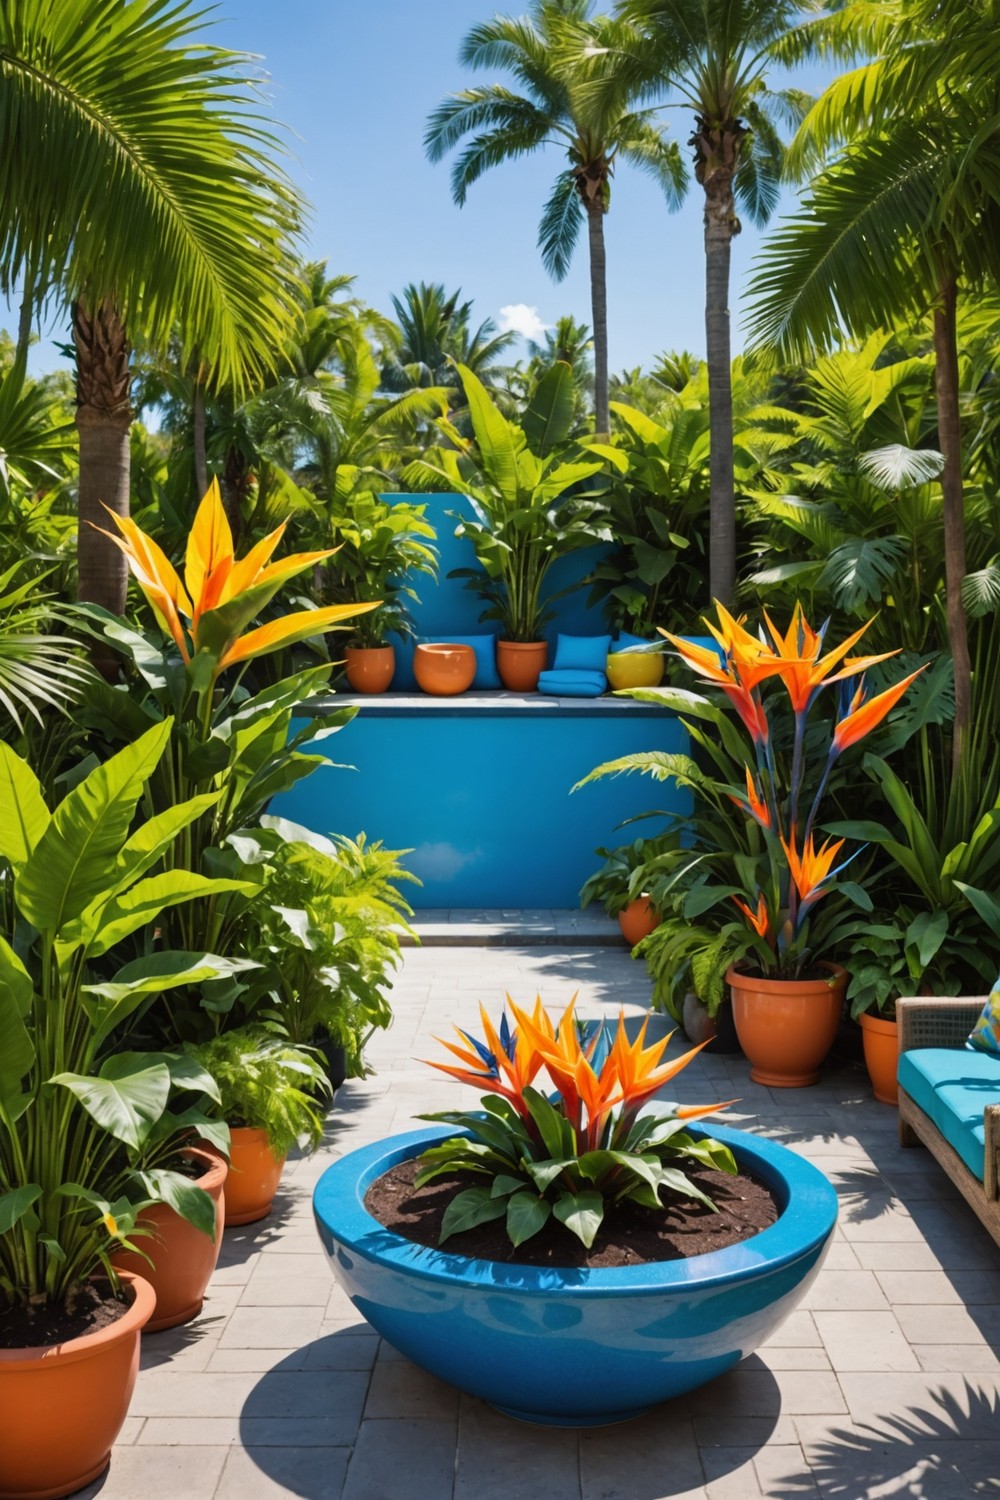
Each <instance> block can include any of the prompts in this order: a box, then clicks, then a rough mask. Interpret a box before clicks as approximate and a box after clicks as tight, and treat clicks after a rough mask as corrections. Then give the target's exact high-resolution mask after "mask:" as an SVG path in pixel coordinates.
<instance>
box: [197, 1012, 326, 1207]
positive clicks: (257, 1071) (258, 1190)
mask: <svg viewBox="0 0 1000 1500" xmlns="http://www.w3.org/2000/svg"><path fill="white" fill-rule="evenodd" d="M189 1055H190V1056H191V1057H192V1058H193V1059H194V1060H195V1061H196V1062H197V1064H198V1065H199V1066H201V1067H203V1068H204V1069H205V1070H206V1072H208V1073H210V1074H211V1076H212V1078H213V1079H214V1080H215V1083H216V1086H217V1089H218V1096H217V1103H216V1105H215V1111H214V1112H216V1113H217V1115H218V1118H219V1119H221V1120H224V1121H225V1122H226V1124H227V1125H228V1126H229V1134H230V1141H231V1147H230V1156H229V1177H228V1179H227V1181H226V1224H227V1225H229V1224H251V1223H254V1222H255V1221H256V1220H257V1219H263V1218H264V1217H265V1216H266V1215H267V1214H268V1213H269V1212H270V1209H271V1204H272V1202H273V1200H274V1195H275V1193H276V1192H277V1190H278V1184H279V1182H280V1180H281V1173H282V1169H283V1168H284V1165H285V1159H286V1157H287V1155H288V1153H289V1151H290V1150H291V1149H292V1147H293V1146H295V1145H297V1144H299V1145H307V1146H315V1145H317V1144H318V1142H319V1139H320V1137H321V1135H322V1133H323V1113H324V1111H323V1108H322V1104H321V1102H320V1101H321V1100H322V1099H323V1097H324V1095H326V1094H329V1092H330V1085H329V1082H328V1080H327V1077H326V1072H325V1070H324V1067H323V1059H322V1057H321V1056H320V1055H319V1053H318V1052H316V1051H315V1050H314V1049H313V1048H311V1047H301V1046H299V1047H297V1046H294V1045H293V1044H292V1043H291V1042H290V1041H289V1040H288V1038H287V1037H286V1036H284V1035H282V1034H281V1030H280V1028H279V1027H277V1026H276V1025H273V1024H271V1025H266V1024H251V1025H247V1026H239V1027H234V1028H233V1029H232V1030H230V1031H224V1032H222V1033H221V1034H220V1035H219V1036H216V1037H213V1038H212V1040H211V1041H208V1042H203V1043H200V1044H199V1045H198V1046H196V1047H192V1048H191V1049H190V1051H189Z"/></svg>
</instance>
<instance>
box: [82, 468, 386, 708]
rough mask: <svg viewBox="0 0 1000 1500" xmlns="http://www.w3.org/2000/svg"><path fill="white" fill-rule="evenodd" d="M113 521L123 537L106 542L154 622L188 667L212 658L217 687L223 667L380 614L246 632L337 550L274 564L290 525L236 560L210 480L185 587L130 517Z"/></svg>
mask: <svg viewBox="0 0 1000 1500" xmlns="http://www.w3.org/2000/svg"><path fill="white" fill-rule="evenodd" d="M105 509H106V510H107V506H105ZM108 515H109V516H110V517H111V519H112V521H113V522H114V524H115V526H116V527H117V528H118V531H119V533H120V535H117V536H116V535H115V533H114V532H112V531H103V533H102V534H103V535H104V536H106V537H108V538H109V539H110V540H111V541H112V542H114V543H115V545H116V546H117V547H119V548H120V549H121V551H122V552H123V553H124V554H125V558H126V560H127V562H128V565H129V569H130V571H131V573H132V576H133V577H134V579H135V581H136V583H138V585H139V587H140V589H141V590H142V592H143V594H144V595H145V596H146V599H147V601H148V603H149V605H150V607H151V608H152V610H153V613H154V614H155V616H156V619H157V622H158V623H159V625H160V626H161V628H162V629H163V630H164V631H165V632H166V633H167V634H168V635H170V636H171V637H172V638H173V640H174V642H175V644H176V646H177V649H178V651H179V652H180V654H181V656H182V658H183V660H184V662H185V664H190V663H191V661H192V660H193V659H194V657H195V656H197V655H198V654H199V653H201V652H207V653H208V654H209V656H210V657H214V658H215V665H214V670H213V673H212V675H213V679H214V677H216V676H218V674H219V673H220V672H221V671H223V669H224V668H226V667H230V666H234V665H236V664H237V663H239V662H243V661H249V660H250V659H251V657H254V656H261V655H263V654H264V653H265V652H268V651H274V650H276V649H277V648H278V647H279V646H290V645H292V644H294V642H296V641H301V640H305V639H306V638H307V637H308V636H312V635H320V634H322V633H323V632H324V631H327V630H330V629H332V628H333V626H335V625H337V624H339V623H340V622H341V621H342V620H346V619H349V618H351V617H352V616H354V615H359V614H364V613H365V611H367V610H370V609H375V608H377V606H378V604H379V602H380V601H379V600H375V601H374V602H372V603H363V604H333V605H329V606H328V607H327V608H325V609H305V610H298V611H296V612H295V613H293V614H288V615H283V616H282V617H281V618H280V619H277V620H271V621H269V622H268V624H266V625H261V626H258V628H257V629H255V630H249V631H246V627H247V625H249V624H250V622H251V621H252V620H254V619H255V618H256V617H257V616H258V615H259V614H260V612H261V610H262V609H263V608H264V606H265V605H267V604H268V603H270V601H271V599H273V597H274V595H275V594H276V593H277V592H278V590H279V589H280V588H281V586H282V584H284V583H286V582H287V581H288V580H289V579H290V578H294V577H296V576H297V575H298V574H299V573H303V572H305V570H306V569H307V568H310V567H312V566H313V564H314V563H317V562H322V561H323V559H324V558H327V557H330V556H331V555H332V554H333V553H334V552H336V551H337V550H338V549H337V548H336V547H330V548H327V549H326V550H324V551H322V552H295V553H292V554H291V555H290V556H288V557H283V558H281V559H279V561H278V562H272V561H271V557H272V555H273V554H274V552H275V550H276V549H277V547H278V544H279V542H280V541H281V538H282V537H283V536H284V534H285V527H286V526H287V524H288V523H287V521H282V523H281V525H280V526H277V527H275V529H274V531H272V532H271V533H270V534H269V535H268V536H266V537H264V538H263V540H262V541H260V542H258V543H257V544H256V546H255V547H252V548H251V549H250V551H249V552H248V553H247V555H246V556H245V557H243V558H240V559H237V558H236V555H235V552H234V549H233V534H232V531H231V529H230V526H229V521H228V519H227V517H226V512H225V510H224V508H223V505H222V496H221V494H220V492H219V482H218V480H217V479H213V480H212V483H211V484H210V485H209V487H208V490H207V491H206V493H205V496H204V498H203V499H202V502H201V504H200V505H199V507H198V511H197V514H196V515H195V518H194V524H193V525H192V527H191V531H190V534H189V536H188V542H187V551H186V555H185V560H184V579H183V581H182V580H181V578H180V576H179V574H178V573H177V571H176V569H175V568H174V566H173V564H172V563H171V562H170V561H169V559H168V558H167V556H166V555H165V553H164V552H163V551H162V549H161V548H160V547H159V546H157V544H156V542H154V541H153V539H152V537H151V536H148V535H147V534H146V532H144V531H143V530H142V528H141V527H140V526H137V525H136V523H135V522H134V521H133V520H132V519H131V518H130V517H128V516H119V515H116V514H115V513H114V512H113V511H111V510H108ZM96 529H97V530H98V531H100V530H102V528H101V527H97V528H96ZM244 631H246V634H244V633H243V632H244Z"/></svg>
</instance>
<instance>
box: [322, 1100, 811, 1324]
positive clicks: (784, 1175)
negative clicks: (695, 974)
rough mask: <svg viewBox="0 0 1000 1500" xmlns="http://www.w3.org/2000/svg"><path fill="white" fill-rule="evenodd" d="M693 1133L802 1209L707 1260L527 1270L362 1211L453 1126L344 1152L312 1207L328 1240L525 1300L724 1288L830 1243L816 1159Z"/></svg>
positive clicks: (412, 1272)
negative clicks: (372, 1190)
mask: <svg viewBox="0 0 1000 1500" xmlns="http://www.w3.org/2000/svg"><path fill="white" fill-rule="evenodd" d="M691 1131H692V1134H696V1135H698V1136H703V1135H711V1136H712V1137H713V1138H714V1139H716V1140H720V1141H722V1142H723V1143H724V1144H725V1145H727V1146H729V1147H731V1148H732V1150H733V1153H734V1155H735V1156H736V1158H737V1161H740V1162H741V1163H742V1164H743V1165H745V1166H747V1167H749V1168H750V1169H751V1170H756V1171H757V1172H759V1174H760V1176H761V1177H762V1178H764V1180H765V1181H766V1182H767V1184H768V1186H769V1187H771V1188H772V1189H778V1190H779V1192H781V1193H782V1194H783V1195H784V1194H786V1193H787V1195H788V1197H789V1198H793V1199H794V1200H795V1212H794V1213H788V1212H787V1211H786V1209H787V1200H786V1203H785V1204H784V1205H783V1209H782V1212H781V1214H780V1215H779V1217H778V1219H777V1221H776V1223H774V1224H772V1225H771V1226H770V1227H769V1228H767V1229H763V1230H761V1231H760V1233H759V1234H756V1235H754V1236H753V1238H752V1239H749V1240H744V1241H742V1242H740V1243H739V1244H736V1245H729V1246H727V1247H726V1248H725V1249H723V1250H712V1251H709V1252H708V1253H706V1254H703V1255H692V1256H688V1257H686V1258H684V1259H679V1260H664V1261H651V1262H648V1263H645V1264H643V1265H638V1266H616V1267H598V1268H595V1269H588V1268H586V1267H575V1266H567V1267H549V1266H530V1265H519V1264H513V1263H507V1262H505V1261H492V1260H482V1259H477V1258H473V1257H470V1256H467V1255H461V1254H459V1253H458V1252H457V1251H449V1250H447V1249H435V1248H433V1247H431V1246H427V1245H420V1244H417V1243H416V1241H414V1240H408V1239H406V1238H404V1236H402V1235H399V1234H396V1233H395V1232H394V1231H393V1230H390V1229H386V1227H385V1225H384V1224H381V1223H379V1221H378V1220H377V1219H376V1218H374V1217H373V1216H372V1215H371V1214H370V1213H369V1212H368V1210H367V1209H366V1208H365V1206H364V1196H365V1193H366V1192H367V1190H368V1188H369V1187H370V1186H371V1184H372V1183H373V1182H374V1181H375V1180H376V1178H378V1177H381V1176H382V1175H383V1174H384V1173H385V1172H388V1171H389V1169H390V1168H391V1167H394V1166H396V1165H398V1163H400V1162H402V1161H407V1160H409V1159H411V1158H412V1157H414V1156H416V1155H418V1154H419V1152H420V1151H421V1150H422V1149H423V1148H424V1147H425V1146H429V1145H431V1144H432V1143H433V1142H434V1141H437V1140H442V1139H445V1138H446V1137H448V1136H453V1135H458V1134H461V1132H459V1131H456V1130H455V1129H454V1128H452V1127H449V1126H435V1127H425V1128H424V1129H423V1130H413V1131H408V1132H406V1133H405V1134H403V1135H395V1136H387V1137H385V1138H383V1139H382V1140H379V1141H376V1142H375V1143H374V1144H372V1145H369V1146H359V1147H358V1148H357V1149H355V1150H354V1151H349V1152H347V1153H346V1154H345V1155H344V1156H342V1157H340V1158H339V1160H337V1161H335V1162H334V1163H333V1164H332V1165H331V1166H329V1167H327V1169H326V1171H325V1172H324V1173H323V1175H322V1177H321V1178H320V1180H319V1182H318V1183H317V1185H316V1189H315V1192H314V1194H313V1211H314V1214H315V1216H316V1218H317V1220H318V1221H319V1224H320V1226H321V1228H320V1233H321V1234H322V1230H323V1227H327V1228H329V1230H330V1232H331V1233H333V1234H334V1235H335V1238H336V1239H337V1241H338V1242H339V1243H340V1244H341V1245H343V1246H344V1247H345V1248H346V1249H347V1250H348V1251H351V1252H353V1253H354V1254H356V1255H359V1256H362V1257H364V1258H365V1259H366V1260H369V1261H375V1262H379V1263H381V1264H383V1265H385V1264H389V1265H394V1266H396V1267H398V1268H399V1269H400V1270H402V1271H405V1273H406V1274H407V1275H408V1276H417V1277H421V1278H423V1279H425V1280H428V1281H432V1282H433V1281H437V1282H442V1283H448V1284H449V1285H451V1286H454V1285H456V1284H458V1285H462V1286H468V1287H482V1286H488V1287H491V1288H502V1287H510V1288H516V1289H517V1291H518V1292H519V1293H521V1294H525V1295H528V1296H531V1295H532V1294H535V1295H539V1296H548V1295H550V1294H551V1292H552V1289H553V1287H554V1286H557V1285H558V1286H561V1287H562V1288H563V1289H564V1291H565V1293H566V1295H567V1296H570V1297H584V1298H585V1297H588V1296H597V1297H602V1296H607V1295H608V1293H609V1292H614V1293H616V1294H619V1295H622V1296H628V1295H630V1294H633V1293H634V1294H636V1295H640V1294H642V1293H645V1292H648V1291H649V1289H650V1288H653V1287H660V1288H670V1287H674V1288H676V1289H678V1290H680V1289H683V1288H684V1287H685V1286H688V1285H691V1284H695V1283H696V1284H697V1285H698V1286H700V1287H702V1286H705V1285H715V1286H720V1287H721V1286H725V1285H728V1284H729V1283H732V1282H739V1281H742V1280H745V1278H746V1277H747V1275H748V1274H751V1275H752V1274H753V1272H754V1271H755V1270H762V1269H764V1268H765V1267H777V1266H781V1265H785V1264H788V1263H790V1262H793V1261H795V1260H798V1259H799V1258H800V1257H801V1256H803V1255H806V1254H808V1253H809V1252H811V1251H812V1250H814V1249H815V1248H816V1247H817V1246H819V1245H821V1244H823V1243H824V1242H825V1240H826V1239H827V1237H828V1235H829V1234H830V1232H831V1230H832V1228H833V1225H834V1224H835V1222H836V1218H837V1195H836V1193H835V1191H834V1189H833V1187H832V1186H831V1184H830V1183H829V1182H828V1181H827V1179H826V1178H825V1177H824V1176H823V1174H822V1172H820V1171H819V1169H818V1168H817V1167H815V1166H813V1164H812V1163H811V1162H808V1161H806V1160H805V1158H804V1157H799V1156H796V1155H795V1153H794V1152H792V1151H789V1150H787V1148H785V1147H783V1146H780V1145H779V1144H778V1143H777V1142H774V1141H768V1140H764V1139H762V1138H761V1137H758V1136H753V1137H751V1136H748V1135H747V1134H746V1133H745V1132H744V1131H741V1130H734V1129H731V1128H727V1127H725V1126H714V1127H713V1128H712V1130H711V1131H706V1130H698V1129H695V1128H694V1127H691ZM334 1226H335V1227H334Z"/></svg>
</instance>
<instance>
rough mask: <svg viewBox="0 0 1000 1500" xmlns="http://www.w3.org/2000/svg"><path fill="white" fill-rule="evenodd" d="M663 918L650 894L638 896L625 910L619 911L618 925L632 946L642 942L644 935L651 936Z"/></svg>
mask: <svg viewBox="0 0 1000 1500" xmlns="http://www.w3.org/2000/svg"><path fill="white" fill-rule="evenodd" d="M661 920H662V919H661V917H660V914H659V912H658V911H656V909H655V908H654V906H653V904H652V902H651V901H650V899H649V897H648V896H636V898H635V900H634V901H630V902H629V904H628V906H626V908H625V910H624V911H620V912H619V913H618V926H619V927H620V928H621V930H622V937H623V938H624V939H625V941H626V943H628V945H629V947H630V948H634V947H635V945H636V943H641V942H642V940H643V938H644V937H649V934H650V933H651V932H652V931H653V930H654V928H657V927H659V925H660V922H661Z"/></svg>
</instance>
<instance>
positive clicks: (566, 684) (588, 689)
mask: <svg viewBox="0 0 1000 1500" xmlns="http://www.w3.org/2000/svg"><path fill="white" fill-rule="evenodd" d="M607 685H608V679H607V678H606V677H605V675H604V673H603V672H564V671H557V670H556V669H555V668H554V667H553V668H552V670H551V671H550V672H543V673H542V675H541V676H540V677H539V679H538V691H539V692H540V693H550V694H551V695H552V696H553V697H554V698H599V697H600V696H601V694H602V693H603V692H604V689H605V688H606V687H607Z"/></svg>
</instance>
